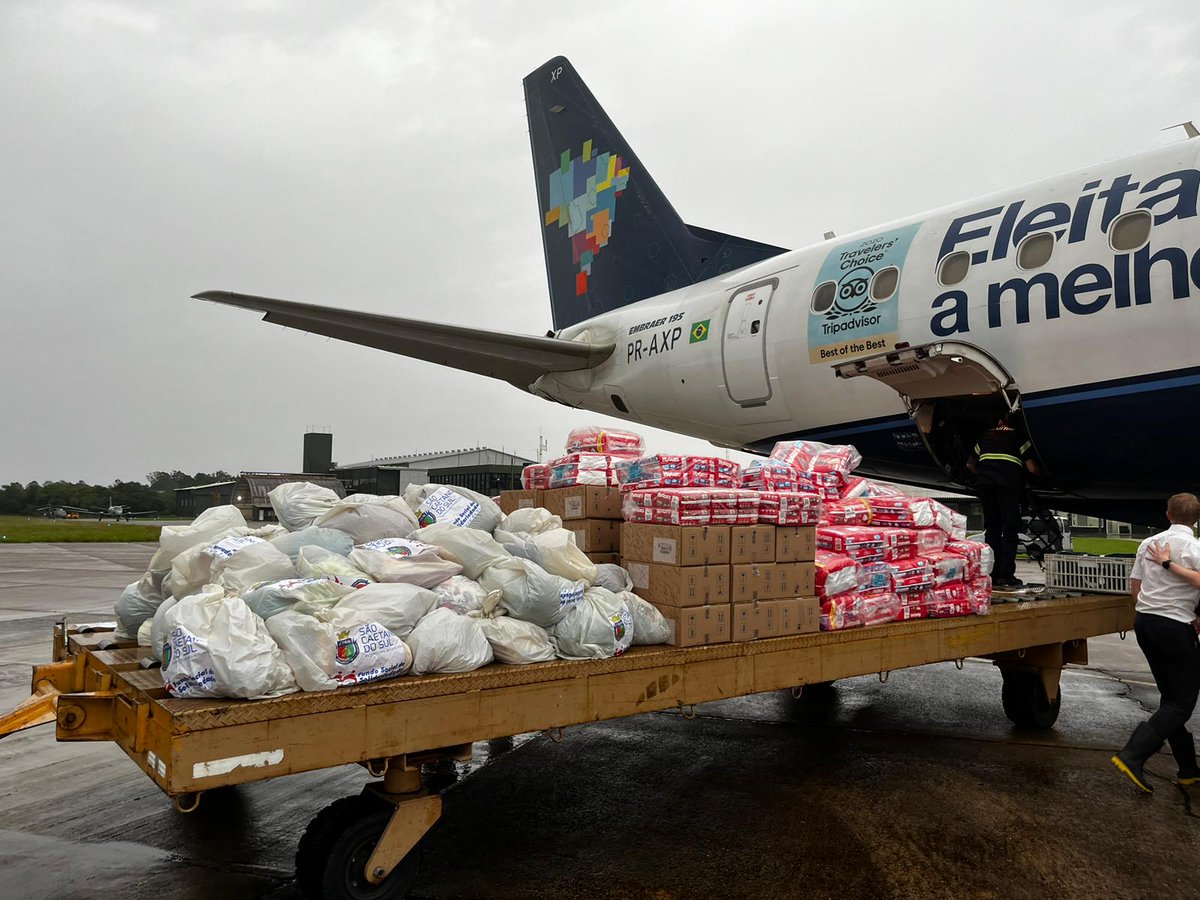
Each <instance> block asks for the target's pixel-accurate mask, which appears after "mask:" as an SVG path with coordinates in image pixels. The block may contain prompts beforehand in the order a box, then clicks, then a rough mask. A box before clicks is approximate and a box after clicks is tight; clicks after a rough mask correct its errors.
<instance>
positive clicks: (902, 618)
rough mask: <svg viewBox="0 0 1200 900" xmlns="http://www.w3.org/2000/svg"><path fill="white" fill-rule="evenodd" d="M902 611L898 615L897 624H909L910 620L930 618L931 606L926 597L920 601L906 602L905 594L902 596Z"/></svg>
mask: <svg viewBox="0 0 1200 900" xmlns="http://www.w3.org/2000/svg"><path fill="white" fill-rule="evenodd" d="M899 597H900V601H901V602H900V611H899V612H898V613H897V614H896V621H897V622H907V621H908V620H910V619H927V618H929V604H928V603H927V602H926V601H925V598H924V596H922V597H921V599H919V600H910V601H908V602H904V594H900V595H899Z"/></svg>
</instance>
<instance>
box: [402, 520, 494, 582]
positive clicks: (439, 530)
mask: <svg viewBox="0 0 1200 900" xmlns="http://www.w3.org/2000/svg"><path fill="white" fill-rule="evenodd" d="M418 536H419V537H420V538H421V540H422V541H424V542H425V543H427V544H433V545H434V546H435V547H437V548H438V550H440V551H441V554H442V556H444V557H446V559H452V560H454V561H455V562H456V563H458V564H459V565H461V566H462V568H463V574H464V575H466V576H467V577H468V578H472V579H475V580H478V579H479V576H480V575H482V574H483V570H484V569H486V568H487V567H488V566H492V565H495V564H496V563H498V562H502V561H503V560H506V559H508V558H509V557H510V556H511V555H512V554H511V553H509V552H508V551H507V550H505V549H504V548H503V547H502V546H501V545H500V544H499V542H498V541H496V539H495V538H493V537H492V536H491V535H490V534H488V533H487V532H484V531H480V530H479V529H478V528H464V527H462V526H461V525H453V524H451V523H449V522H438V523H437V524H435V525H429V526H427V527H425V528H422V529H421V531H420V534H419V535H418Z"/></svg>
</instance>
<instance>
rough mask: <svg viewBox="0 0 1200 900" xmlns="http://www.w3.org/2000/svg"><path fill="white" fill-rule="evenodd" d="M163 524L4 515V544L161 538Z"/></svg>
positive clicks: (0, 531)
mask: <svg viewBox="0 0 1200 900" xmlns="http://www.w3.org/2000/svg"><path fill="white" fill-rule="evenodd" d="M159 528H160V526H158V525H149V524H141V523H134V524H130V523H127V522H121V523H120V524H116V523H113V522H97V521H96V520H95V519H44V518H42V517H40V516H32V517H29V516H0V545H2V544H36V543H54V544H59V543H74V542H79V541H82V542H90V543H99V542H121V541H157V540H158V530H159Z"/></svg>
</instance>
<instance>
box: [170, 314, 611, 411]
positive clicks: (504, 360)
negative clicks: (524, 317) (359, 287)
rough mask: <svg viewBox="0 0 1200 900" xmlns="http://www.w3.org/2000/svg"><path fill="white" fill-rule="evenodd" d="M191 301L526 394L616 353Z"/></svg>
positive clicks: (362, 318)
mask: <svg viewBox="0 0 1200 900" xmlns="http://www.w3.org/2000/svg"><path fill="white" fill-rule="evenodd" d="M193 299H195V300H208V301H211V302H213V303H223V304H226V305H227V306H240V307H241V308H242V309H253V310H258V311H259V312H262V313H265V315H264V316H263V321H264V322H271V323H273V324H276V325H284V326H287V327H288V328H298V329H301V330H303V331H311V332H314V333H315V334H323V335H326V336H327V337H332V338H337V339H338V340H340V341H349V342H351V343H354V344H362V345H364V346H367V347H376V348H378V349H380V350H387V351H388V352H389V353H398V354H400V355H401V356H411V357H414V358H416V359H423V360H426V361H427V362H432V363H437V364H438V365H443V366H450V367H451V368H454V369H462V370H463V371H465V372H474V373H476V374H477V375H487V376H488V377H490V378H499V379H501V380H503V381H507V382H509V383H510V384H513V385H515V386H516V387H519V388H521V389H522V390H526V391H527V390H529V387H530V385H532V384H533V383H534V382H535V381H537V379H538V378H539V377H541V376H542V375H545V374H546V373H548V372H572V371H575V370H577V369H590V368H593V367H595V366H598V365H600V363H602V362H604V360H606V359H608V357H609V356H611V355H612V352H613V350H614V349H615V345H614V344H611V343H608V344H589V343H584V342H582V341H563V340H559V339H557V338H546V337H533V336H530V335H523V334H509V333H506V332H503V331H492V330H490V329H486V328H467V327H465V326H462V325H443V324H439V323H437V322H423V321H420V320H417V319H401V318H397V317H394V316H383V315H377V314H374V313H363V312H353V311H351V310H345V309H336V308H334V307H330V306H315V305H313V304H310V303H294V302H292V301H289V300H272V299H270V298H268V297H254V296H251V295H249V294H235V293H231V292H229V291H203V292H202V293H199V294H194V295H193Z"/></svg>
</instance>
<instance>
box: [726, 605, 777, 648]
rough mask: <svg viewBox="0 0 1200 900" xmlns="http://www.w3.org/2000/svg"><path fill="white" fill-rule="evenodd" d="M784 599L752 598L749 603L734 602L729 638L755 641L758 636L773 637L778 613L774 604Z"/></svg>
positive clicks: (775, 631) (775, 632)
mask: <svg viewBox="0 0 1200 900" xmlns="http://www.w3.org/2000/svg"><path fill="white" fill-rule="evenodd" d="M786 602H787V601H786V600H754V601H751V602H750V603H734V604H733V613H732V622H733V624H732V626H731V629H730V640H734V641H756V640H758V639H759V638H766V637H775V636H776V634H777V627H778V623H779V615H778V614H777V613H776V612H775V609H774V607H775V605H776V604H778V603H786Z"/></svg>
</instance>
